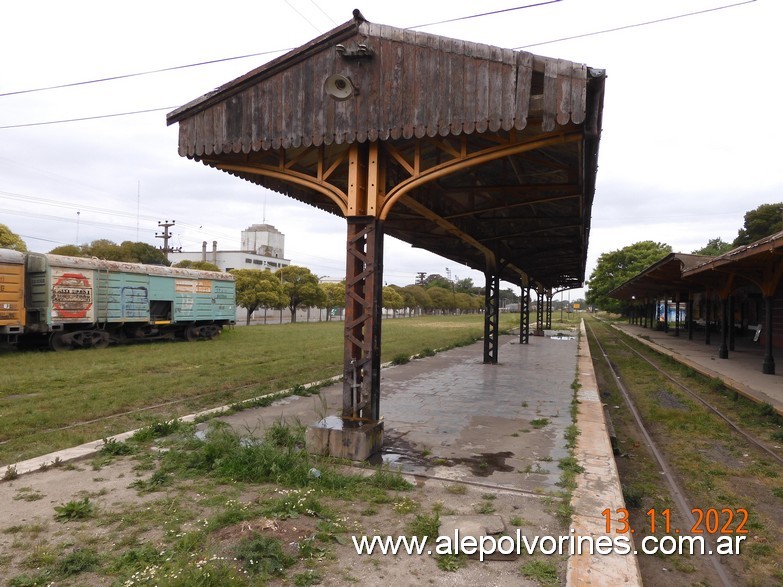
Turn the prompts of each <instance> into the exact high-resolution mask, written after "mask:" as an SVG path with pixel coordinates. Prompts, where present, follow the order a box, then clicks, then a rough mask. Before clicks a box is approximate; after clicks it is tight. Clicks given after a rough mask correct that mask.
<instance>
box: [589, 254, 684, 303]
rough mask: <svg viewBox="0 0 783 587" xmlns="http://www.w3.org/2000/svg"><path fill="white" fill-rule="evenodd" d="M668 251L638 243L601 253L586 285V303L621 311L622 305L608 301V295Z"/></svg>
mask: <svg viewBox="0 0 783 587" xmlns="http://www.w3.org/2000/svg"><path fill="white" fill-rule="evenodd" d="M671 252H672V248H671V246H669V245H667V244H664V243H656V242H653V241H641V242H638V243H634V244H632V245H628V246H627V247H624V248H622V249H618V250H616V251H611V252H609V253H603V254H601V256H600V257H598V262H597V263H596V266H595V269H594V270H593V272H592V273H591V274H590V279H589V280H588V282H587V286H588V290H587V294H586V299H587V303H588V304H592V305H593V306H596V307H598V308H601V309H602V310H606V311H608V312H621V311H622V309H623V306H624V304H623V302H621V301H620V300H615V299H613V298H610V297H609V295H608V294H609V292H610V291H612V290H613V289H615V288H616V287H618V286H619V285H622V284H623V283H625V282H626V281H628V280H629V279H630V278H631V277H633V276H634V275H636V274H637V273H639V272H641V271H642V270H644V269H646V268H647V267H649V266H650V265H652V264H653V263H655V262H656V261H660V260H661V259H662V258H663V257H665V256H666V255H668V254H669V253H671Z"/></svg>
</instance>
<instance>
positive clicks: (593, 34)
mask: <svg viewBox="0 0 783 587" xmlns="http://www.w3.org/2000/svg"><path fill="white" fill-rule="evenodd" d="M753 2H756V0H746V1H745V2H737V3H736V4H726V5H724V6H717V7H715V8H707V9H705V10H698V11H696V12H688V13H686V14H678V15H675V16H667V17H666V18H659V19H656V20H648V21H646V22H639V23H636V24H628V25H625V26H620V27H615V28H611V29H604V30H601V31H594V32H592V33H584V34H581V35H573V36H571V37H562V38H560V39H553V40H551V41H541V42H540V43H531V44H530V45H521V46H519V47H514V50H517V49H528V48H530V47H538V46H540V45H549V44H551V43H560V42H562V41H571V40H573V39H582V38H584V37H592V36H595V35H604V34H606V33H614V32H617V31H624V30H626V29H633V28H637V27H642V26H647V25H650V24H658V23H661V22H667V21H670V20H677V19H679V18H687V17H689V16H696V15H699V14H706V13H708V12H715V11H717V10H724V9H726V8H735V7H737V6H742V5H743V4H751V3H753Z"/></svg>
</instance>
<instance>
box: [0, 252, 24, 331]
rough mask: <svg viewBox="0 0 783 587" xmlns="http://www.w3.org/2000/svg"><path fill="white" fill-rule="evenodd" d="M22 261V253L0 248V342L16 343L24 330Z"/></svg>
mask: <svg viewBox="0 0 783 587" xmlns="http://www.w3.org/2000/svg"><path fill="white" fill-rule="evenodd" d="M24 261H25V254H24V253H20V252H19V251H11V250H7V249H0V342H5V343H16V342H17V339H18V337H19V336H20V335H21V334H22V333H23V332H24V321H25V312H24Z"/></svg>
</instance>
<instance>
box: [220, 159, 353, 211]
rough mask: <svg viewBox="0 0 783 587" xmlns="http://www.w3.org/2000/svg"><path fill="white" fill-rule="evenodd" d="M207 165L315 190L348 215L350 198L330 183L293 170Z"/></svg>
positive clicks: (259, 166)
mask: <svg viewBox="0 0 783 587" xmlns="http://www.w3.org/2000/svg"><path fill="white" fill-rule="evenodd" d="M205 162H206V163H208V164H209V165H211V166H213V167H215V168H216V169H220V170H222V171H235V172H237V173H250V174H253V175H263V176H265V177H273V178H275V179H281V180H283V181H289V182H291V183H295V184H298V185H301V186H304V187H308V188H310V189H313V190H315V191H317V192H319V193H321V194H323V195H325V196H327V197H328V198H329V199H330V200H332V201H333V202H334V203H335V204H337V205H338V206H339V207H340V211H341V212H342V213H343V216H347V215H348V196H347V195H346V194H345V193H344V192H343V191H342V190H340V189H338V188H336V187H335V186H333V185H332V184H330V183H327V182H325V181H322V180H319V179H317V178H314V177H311V176H309V175H305V174H304V173H298V172H296V171H292V170H290V169H289V170H286V171H280V168H279V167H271V166H268V165H257V166H252V165H235V164H228V163H218V162H216V161H210V160H205Z"/></svg>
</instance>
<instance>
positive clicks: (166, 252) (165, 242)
mask: <svg viewBox="0 0 783 587" xmlns="http://www.w3.org/2000/svg"><path fill="white" fill-rule="evenodd" d="M176 222H177V221H176V220H172V221H171V222H169V221H168V220H164V221H163V222H160V221H158V226H160V227H162V228H163V234H158V233H157V232H156V233H155V238H162V239H163V246H162V247H160V250H161V251H163V254H164V255H165V256H166V261H168V260H169V253H179V252H180V251H181V250H182V247H177V248H173V247H169V239H170V238H171V233H170V232H169V228H171V227H172V226H174V224H175V223H176Z"/></svg>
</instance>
